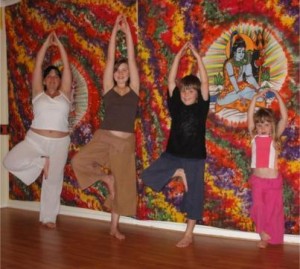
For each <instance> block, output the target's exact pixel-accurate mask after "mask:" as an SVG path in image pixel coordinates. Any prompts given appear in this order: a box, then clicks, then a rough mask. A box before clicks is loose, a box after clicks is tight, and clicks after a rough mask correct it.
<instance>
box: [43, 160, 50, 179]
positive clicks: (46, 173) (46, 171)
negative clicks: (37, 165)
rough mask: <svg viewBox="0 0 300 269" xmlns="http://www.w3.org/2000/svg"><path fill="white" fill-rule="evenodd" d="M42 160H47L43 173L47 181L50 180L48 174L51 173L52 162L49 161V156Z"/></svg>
mask: <svg viewBox="0 0 300 269" xmlns="http://www.w3.org/2000/svg"><path fill="white" fill-rule="evenodd" d="M42 158H44V159H45V164H44V168H43V173H44V178H45V179H47V178H48V173H49V165H50V160H49V156H42Z"/></svg>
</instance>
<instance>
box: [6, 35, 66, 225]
mask: <svg viewBox="0 0 300 269" xmlns="http://www.w3.org/2000/svg"><path fill="white" fill-rule="evenodd" d="M51 46H55V47H57V48H58V50H59V52H60V56H61V59H62V62H63V72H62V74H61V72H60V70H59V69H58V68H57V67H56V66H54V65H50V66H48V67H47V68H46V69H45V70H44V71H42V64H43V61H44V58H45V55H46V52H47V49H48V48H49V47H51ZM71 83H72V75H71V69H70V65H69V61H68V57H67V53H66V51H65V49H64V46H63V44H62V43H61V42H60V40H59V39H58V37H57V35H56V34H55V32H51V33H50V34H49V35H48V37H47V38H46V40H45V42H44V43H43V45H42V47H41V48H40V50H39V52H38V54H37V58H36V62H35V68H34V72H33V78H32V104H33V114H34V118H33V121H32V124H31V127H30V129H29V130H28V132H27V134H26V137H25V139H24V141H22V142H20V143H19V144H17V145H16V146H15V147H14V148H13V149H12V150H11V151H10V152H9V153H8V154H7V155H6V157H5V159H4V162H3V163H4V166H5V167H6V168H7V169H8V170H9V171H10V172H11V173H12V174H14V175H15V176H16V177H18V178H19V179H20V180H22V181H23V182H24V183H25V184H27V185H30V184H31V183H32V182H34V181H35V180H36V179H37V177H38V176H39V175H40V173H41V171H42V170H44V176H43V182H42V190H41V205H40V222H41V223H42V224H44V225H45V226H46V227H48V228H55V227H56V217H57V215H58V212H59V208H60V194H61V189H62V183H63V173H64V166H65V163H66V161H67V157H68V148H69V143H70V137H69V131H68V127H69V126H68V116H69V111H70V103H71V102H70V99H71Z"/></svg>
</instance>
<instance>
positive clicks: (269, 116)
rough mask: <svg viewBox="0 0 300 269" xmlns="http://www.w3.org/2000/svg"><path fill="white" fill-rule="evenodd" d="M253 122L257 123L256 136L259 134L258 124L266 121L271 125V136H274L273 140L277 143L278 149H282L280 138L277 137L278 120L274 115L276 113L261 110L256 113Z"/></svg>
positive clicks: (269, 110)
mask: <svg viewBox="0 0 300 269" xmlns="http://www.w3.org/2000/svg"><path fill="white" fill-rule="evenodd" d="M253 120H254V123H255V127H254V130H253V132H254V133H255V134H257V130H256V124H257V123H264V122H266V121H267V122H269V123H271V126H272V133H271V136H272V138H273V140H274V141H275V144H276V149H279V148H280V139H279V137H277V134H276V118H275V115H274V111H273V110H272V109H270V108H260V109H258V110H257V111H256V112H255V114H254V116H253Z"/></svg>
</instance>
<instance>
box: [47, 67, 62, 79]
mask: <svg viewBox="0 0 300 269" xmlns="http://www.w3.org/2000/svg"><path fill="white" fill-rule="evenodd" d="M52 70H54V71H55V73H56V75H58V76H59V78H61V72H60V70H59V69H58V67H57V66H55V65H49V66H48V67H47V68H45V70H44V71H43V79H45V78H46V77H47V76H48V75H49V73H50V72H51V71H52Z"/></svg>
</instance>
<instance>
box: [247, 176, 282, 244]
mask: <svg viewBox="0 0 300 269" xmlns="http://www.w3.org/2000/svg"><path fill="white" fill-rule="evenodd" d="M249 182H250V184H251V188H252V207H251V209H250V216H251V218H252V219H253V221H254V223H255V226H256V231H257V232H258V233H259V234H260V233H262V232H265V233H267V234H268V235H269V236H270V237H271V239H270V240H269V241H268V242H269V243H270V244H282V243H283V235H284V214H283V197H282V191H283V183H282V177H281V175H279V174H278V176H277V178H272V179H270V178H260V177H257V176H255V175H251V177H250V180H249Z"/></svg>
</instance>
